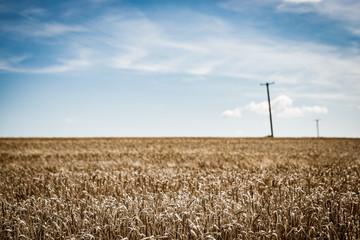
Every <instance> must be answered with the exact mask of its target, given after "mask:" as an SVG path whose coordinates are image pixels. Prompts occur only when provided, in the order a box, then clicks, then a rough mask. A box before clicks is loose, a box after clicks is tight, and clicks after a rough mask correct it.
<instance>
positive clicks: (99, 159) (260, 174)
mask: <svg viewBox="0 0 360 240" xmlns="http://www.w3.org/2000/svg"><path fill="white" fill-rule="evenodd" d="M359 173H360V140H359V139H205V138H204V139H201V138H199V139H198V138H169V139H166V138H162V139H156V138H153V139H130V138H129V139H0V200H1V213H0V215H1V232H0V239H44V238H45V239H72V238H73V239H122V238H127V239H360V207H359V200H360V190H359V188H360V187H359V186H360V180H359V179H360V178H359Z"/></svg>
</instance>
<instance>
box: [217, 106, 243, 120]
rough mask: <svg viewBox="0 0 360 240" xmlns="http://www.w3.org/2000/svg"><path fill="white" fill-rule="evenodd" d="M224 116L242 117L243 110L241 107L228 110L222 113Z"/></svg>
mask: <svg viewBox="0 0 360 240" xmlns="http://www.w3.org/2000/svg"><path fill="white" fill-rule="evenodd" d="M221 116H222V117H228V118H239V117H241V110H240V108H235V109H233V110H226V111H225V112H223V113H222V114H221Z"/></svg>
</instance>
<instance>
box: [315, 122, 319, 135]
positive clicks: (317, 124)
mask: <svg viewBox="0 0 360 240" xmlns="http://www.w3.org/2000/svg"><path fill="white" fill-rule="evenodd" d="M316 132H317V137H319V119H316Z"/></svg>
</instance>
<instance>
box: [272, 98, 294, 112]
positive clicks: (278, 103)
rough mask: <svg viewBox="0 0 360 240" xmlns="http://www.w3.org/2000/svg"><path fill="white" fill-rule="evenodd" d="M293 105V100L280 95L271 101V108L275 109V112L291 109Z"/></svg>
mask: <svg viewBox="0 0 360 240" xmlns="http://www.w3.org/2000/svg"><path fill="white" fill-rule="evenodd" d="M292 105H293V100H292V99H291V98H290V97H288V96H286V95H280V96H278V97H277V98H275V99H274V100H273V101H271V108H272V109H274V111H281V110H283V109H287V108H289V107H290V106H292Z"/></svg>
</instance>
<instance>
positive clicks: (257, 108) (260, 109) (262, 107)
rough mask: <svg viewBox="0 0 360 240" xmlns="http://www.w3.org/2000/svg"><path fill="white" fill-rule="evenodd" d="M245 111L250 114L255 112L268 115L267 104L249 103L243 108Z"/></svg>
mask: <svg viewBox="0 0 360 240" xmlns="http://www.w3.org/2000/svg"><path fill="white" fill-rule="evenodd" d="M245 109H246V110H250V111H252V112H256V113H257V114H268V113H269V106H268V103H267V102H261V103H255V102H251V103H250V104H249V105H247V106H246V107H245Z"/></svg>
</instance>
